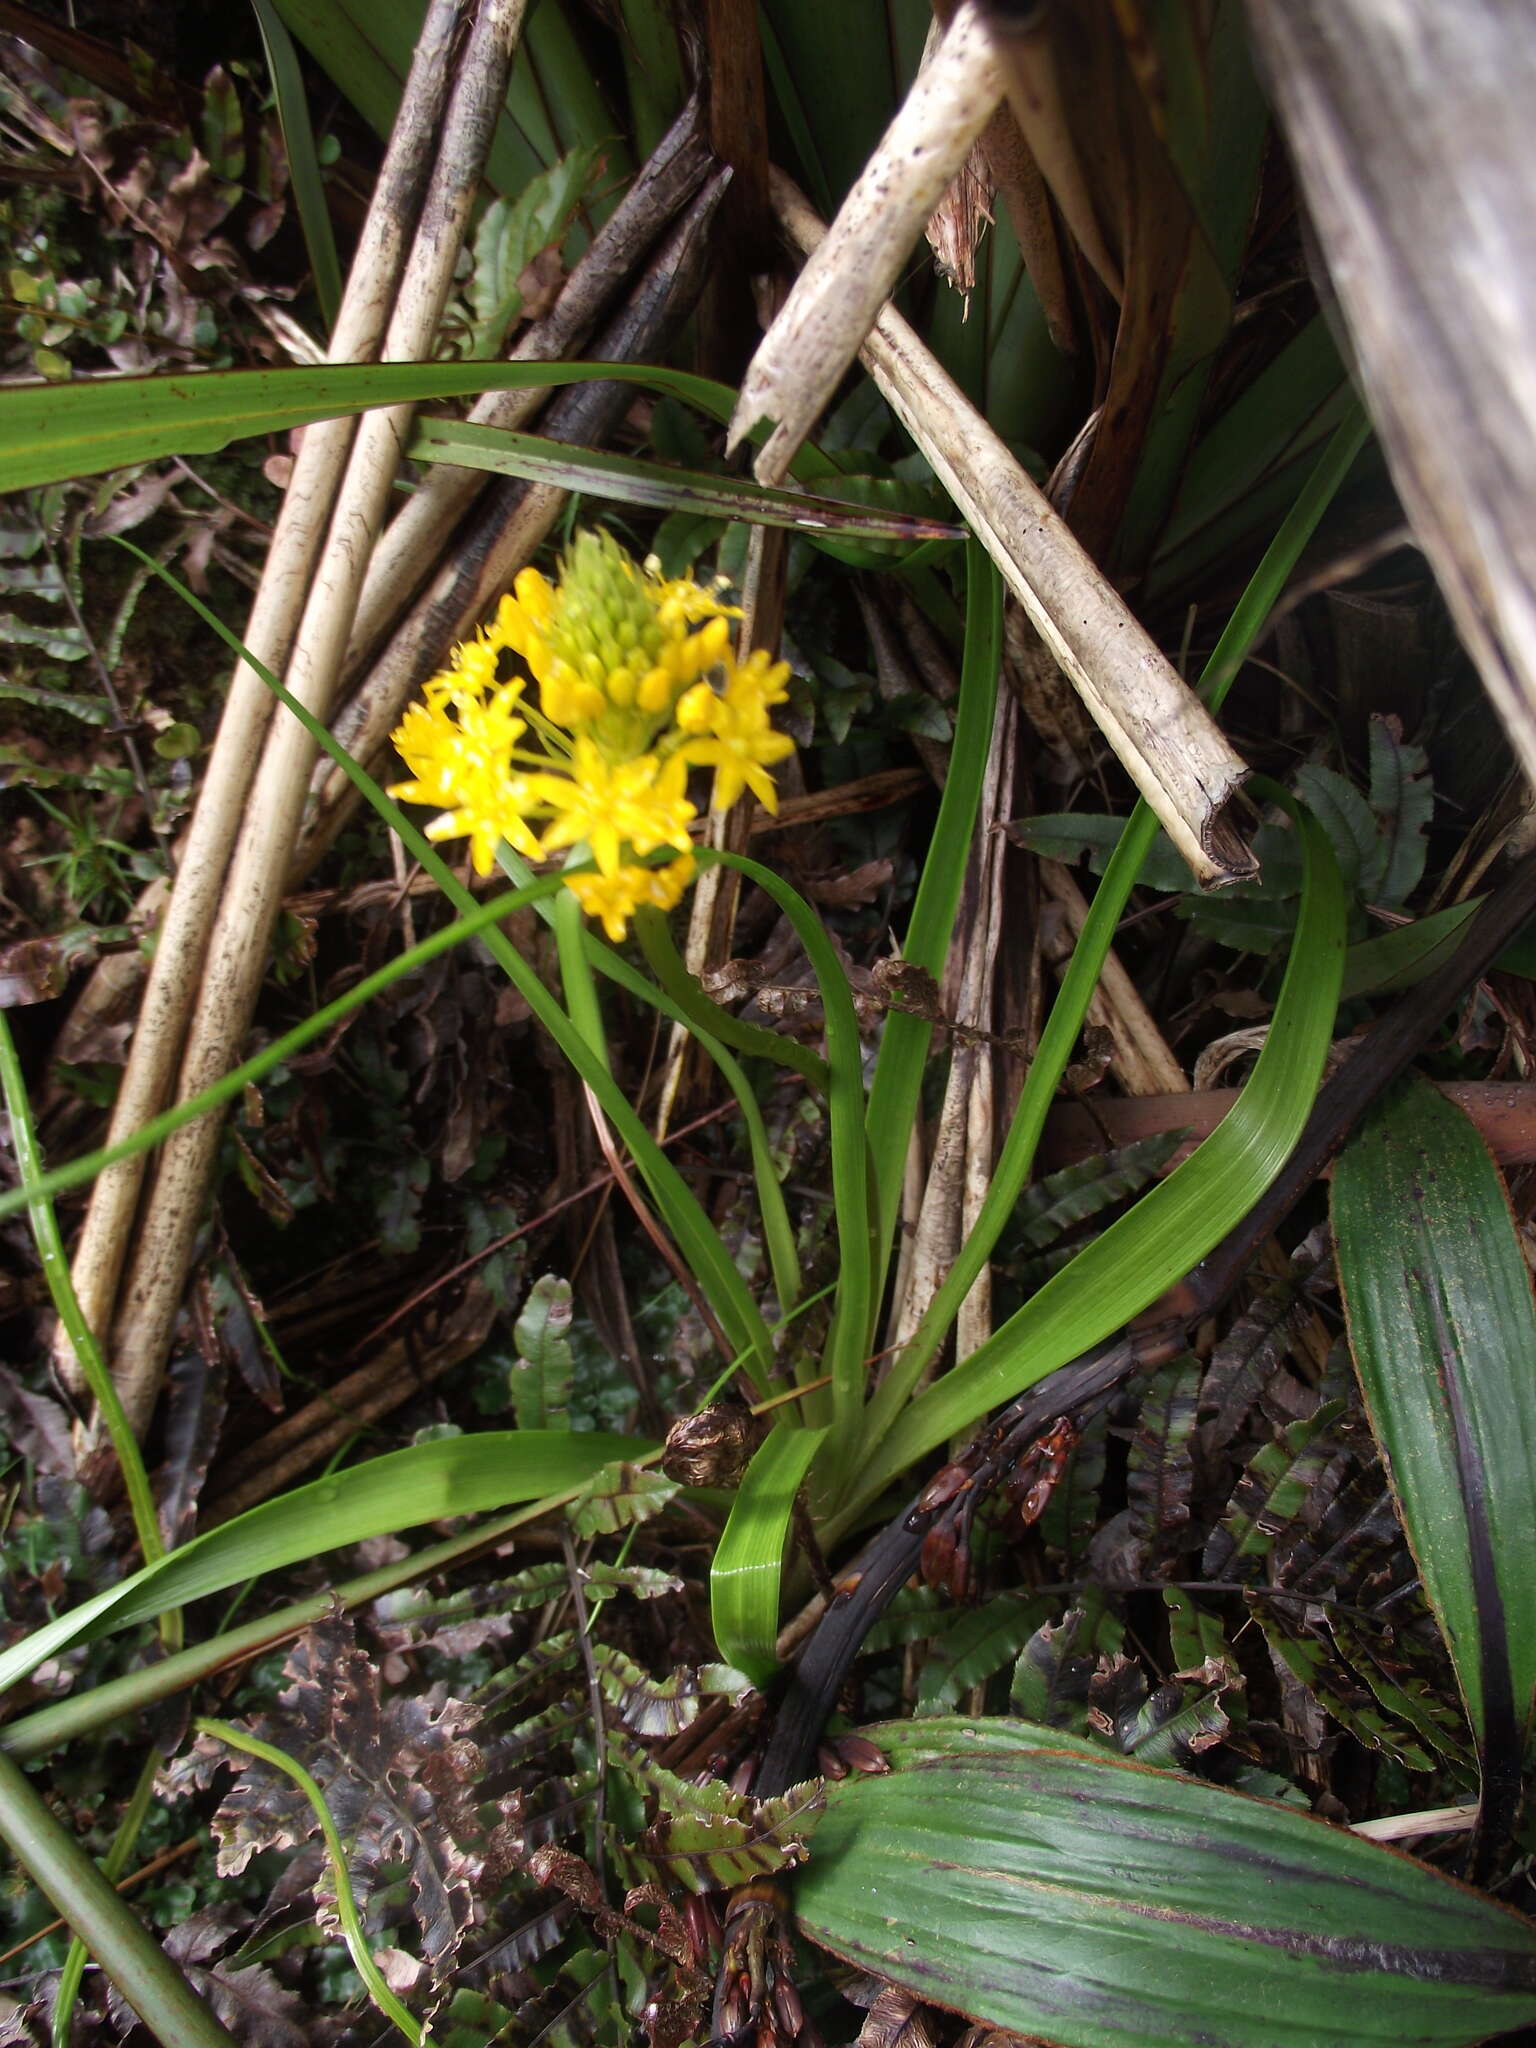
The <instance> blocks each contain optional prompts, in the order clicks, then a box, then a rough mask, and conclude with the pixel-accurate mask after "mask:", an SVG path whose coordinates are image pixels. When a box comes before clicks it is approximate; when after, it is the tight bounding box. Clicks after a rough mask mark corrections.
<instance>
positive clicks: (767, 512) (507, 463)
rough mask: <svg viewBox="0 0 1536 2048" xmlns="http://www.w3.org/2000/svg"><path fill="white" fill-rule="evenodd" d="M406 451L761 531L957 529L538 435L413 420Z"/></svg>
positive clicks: (921, 534) (925, 535)
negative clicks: (742, 523)
mask: <svg viewBox="0 0 1536 2048" xmlns="http://www.w3.org/2000/svg"><path fill="white" fill-rule="evenodd" d="M409 453H410V455H411V456H412V458H413V459H414V460H416V461H418V462H449V463H452V464H454V466H455V467H456V468H459V469H483V470H488V471H489V472H490V473H491V474H492V475H494V476H517V477H527V478H529V479H531V481H533V482H534V483H542V484H555V485H558V486H559V488H560V489H562V490H567V491H585V492H586V493H587V494H588V495H589V496H591V497H595V498H611V499H614V500H616V501H617V502H619V503H621V504H626V505H650V506H654V507H655V508H656V509H657V510H658V511H661V512H702V513H706V514H708V515H710V516H711V517H716V518H724V519H749V520H752V521H754V522H756V523H757V524H758V525H761V526H789V527H794V528H796V529H797V530H799V531H801V532H804V533H808V534H816V533H861V534H868V535H873V536H875V537H878V538H886V539H891V540H904V541H919V540H958V539H959V538H960V533H961V529H960V528H959V527H958V526H952V525H950V524H948V523H947V522H946V521H944V520H942V519H933V518H929V517H927V516H926V515H925V514H922V513H910V512H885V511H880V510H870V511H866V510H864V509H863V508H861V507H860V506H858V505H853V504H845V503H842V502H841V501H839V500H838V499H836V498H825V497H811V496H809V495H808V494H806V493H805V492H801V491H780V490H774V489H772V488H771V487H770V486H769V485H767V484H758V483H753V482H752V481H751V479H750V478H744V477H732V476H716V475H713V474H712V473H711V472H709V471H708V470H700V469H674V468H673V467H672V466H671V465H670V464H668V463H660V462H641V461H639V460H637V458H636V457H634V456H632V455H616V454H614V453H613V452H612V451H611V450H610V449H607V448H577V447H573V446H571V445H570V444H569V443H567V442H564V441H551V440H549V439H548V438H547V437H546V436H545V435H542V434H519V433H515V432H514V431H513V430H512V429H511V428H509V427H485V426H477V425H476V424H475V423H474V421H472V420H436V419H424V420H420V421H418V422H417V427H416V438H415V440H414V441H413V443H412V444H411V447H410V450H409Z"/></svg>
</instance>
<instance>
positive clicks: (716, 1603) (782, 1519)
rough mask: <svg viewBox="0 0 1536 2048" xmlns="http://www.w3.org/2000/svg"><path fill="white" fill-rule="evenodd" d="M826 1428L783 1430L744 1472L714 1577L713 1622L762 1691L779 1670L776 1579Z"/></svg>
mask: <svg viewBox="0 0 1536 2048" xmlns="http://www.w3.org/2000/svg"><path fill="white" fill-rule="evenodd" d="M826 1433H827V1432H826V1430H825V1429H797V1428H794V1427H791V1426H789V1425H781V1426H780V1427H779V1428H777V1429H775V1430H772V1431H770V1432H769V1435H768V1437H767V1439H766V1440H765V1441H764V1443H763V1444H762V1445H761V1447H760V1448H759V1450H758V1452H757V1455H756V1456H755V1457H754V1458H753V1460H752V1462H751V1464H750V1465H749V1466H748V1467H747V1469H746V1472H745V1474H744V1476H743V1478H742V1482H741V1485H740V1487H739V1488H738V1489H737V1493H736V1498H735V1500H734V1501H733V1502H732V1504H731V1513H730V1519H729V1520H728V1521H727V1522H726V1525H725V1533H724V1534H723V1535H722V1536H721V1538H720V1542H719V1544H718V1546H717V1547H716V1550H715V1561H714V1564H713V1566H712V1567H711V1569H710V1574H709V1607H710V1618H711V1620H712V1621H713V1623H714V1630H715V1641H716V1643H717V1644H718V1645H719V1649H720V1654H721V1656H722V1657H723V1658H724V1659H725V1660H726V1662H727V1663H728V1664H734V1665H735V1666H736V1668H737V1670H739V1671H745V1672H746V1674H747V1676H748V1677H749V1678H750V1679H752V1680H753V1682H754V1683H755V1684H757V1685H761V1684H763V1683H764V1681H765V1680H767V1679H769V1678H771V1677H772V1675H773V1673H774V1670H775V1669H776V1668H777V1662H778V1660H777V1658H776V1657H775V1655H774V1639H775V1637H776V1636H777V1634H778V1630H779V1580H780V1578H781V1576H782V1573H783V1569H784V1547H785V1543H786V1541H787V1538H788V1535H789V1523H790V1516H791V1514H792V1513H793V1511H794V1505H795V1495H796V1494H797V1493H798V1492H799V1490H800V1482H801V1481H802V1480H803V1479H804V1477H805V1475H806V1473H807V1472H809V1471H810V1469H811V1460H812V1459H813V1458H814V1457H815V1455H816V1453H817V1451H818V1450H819V1449H820V1448H821V1440H822V1438H823V1437H824V1436H825V1435H826Z"/></svg>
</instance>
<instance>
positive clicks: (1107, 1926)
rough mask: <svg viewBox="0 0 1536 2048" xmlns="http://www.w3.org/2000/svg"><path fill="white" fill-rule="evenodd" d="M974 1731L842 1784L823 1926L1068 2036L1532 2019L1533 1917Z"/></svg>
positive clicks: (1303, 1823)
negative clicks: (968, 1740)
mask: <svg viewBox="0 0 1536 2048" xmlns="http://www.w3.org/2000/svg"><path fill="white" fill-rule="evenodd" d="M932 1726H933V1724H926V1727H927V1728H928V1729H929V1730H931V1728H932ZM1022 1732H1023V1731H1018V1732H1017V1733H1016V1735H1015V1739H1016V1740H1017V1739H1018V1734H1019V1733H1022ZM994 1739H995V1738H994ZM960 1748H961V1745H960V1744H958V1743H957V1744H956V1745H955V1749H956V1751H958V1750H959V1749H960ZM964 1749H965V1751H966V1752H967V1753H963V1754H961V1753H950V1754H943V1753H940V1754H937V1755H929V1756H928V1757H926V1758H924V1759H923V1760H921V1761H918V1762H915V1763H913V1764H912V1765H911V1767H910V1768H907V1769H903V1770H899V1771H895V1772H893V1773H892V1774H891V1775H889V1776H887V1777H849V1778H846V1779H844V1780H843V1781H842V1782H841V1783H838V1784H833V1785H829V1786H828V1787H827V1791H826V1806H827V1810H826V1814H825V1816H824V1817H823V1819H822V1822H821V1825H820V1827H819V1828H818V1830H817V1833H816V1837H815V1841H814V1843H813V1845H812V1852H811V1857H810V1861H809V1863H808V1865H807V1867H806V1869H805V1870H804V1871H803V1872H802V1873H801V1874H800V1875H799V1877H798V1878H797V1880H796V1883H795V1905H796V1911H797V1915H798V1918H799V1923H800V1928H801V1931H802V1933H803V1934H805V1935H806V1936H808V1937H809V1938H810V1939H811V1940H812V1941H815V1942H817V1943H819V1944H820V1945H821V1946H822V1947H824V1948H827V1949H830V1950H831V1951H832V1952H833V1953H834V1954H835V1955H838V1956H840V1957H842V1958H844V1959H845V1960H846V1961H848V1962H850V1963H852V1964H853V1965H854V1966H855V1967H856V1968H859V1969H862V1970H867V1971H869V1972H871V1973H872V1974H874V1975H875V1976H878V1977H882V1978H887V1979H889V1980H891V1981H892V1982H894V1983H896V1984H899V1985H901V1986H902V1987H903V1988H904V1989H906V1990H909V1991H911V1992H912V1993H913V1994H914V1995H915V1996H917V1997H919V1998H922V1999H925V2000H927V2001H929V2002H930V2003H933V2004H937V2005H940V2006H944V2007H947V2008H948V2009H949V2010H951V2011H954V2012H958V2013H961V2014H963V2015H964V2016H965V2017H966V2018H968V2019H972V2020H975V2021H978V2022H981V2023H983V2024H986V2025H989V2026H994V2027H1004V2028H1007V2029H1009V2030H1010V2031H1011V2032H1013V2033H1015V2034H1022V2035H1026V2036H1028V2037H1030V2038H1032V2039H1033V2038H1037V2037H1043V2038H1045V2039H1047V2040H1049V2041H1052V2042H1057V2043H1061V2044H1064V2048H1159V2044H1165V2048H1188V2044H1189V2043H1190V2042H1193V2041H1200V2042H1205V2043H1210V2044H1219V2048H1358V2044H1360V2043H1362V2042H1373V2041H1374V2042H1382V2043H1388V2042H1390V2043H1393V2044H1398V2043H1402V2042H1405V2041H1412V2042H1416V2043H1429V2042H1443V2043H1460V2042H1468V2043H1470V2042H1474V2041H1478V2040H1481V2039H1483V2038H1484V2037H1485V2036H1487V2035H1489V2034H1493V2033H1498V2032H1501V2031H1502V2030H1504V2029H1506V2028H1510V2027H1516V2026H1520V2025H1522V2024H1525V2023H1528V2022H1529V2021H1531V2020H1532V2019H1536V1929H1533V1928H1532V1927H1531V1926H1530V1924H1529V1923H1528V1922H1527V1921H1525V1920H1523V1919H1521V1918H1519V1917H1518V1916H1517V1915H1516V1914H1514V1913H1511V1912H1508V1911H1506V1910H1505V1909H1504V1908H1502V1907H1500V1906H1497V1905H1495V1904H1493V1903H1492V1901H1490V1900H1488V1899H1485V1898H1482V1897H1480V1896H1479V1895H1478V1894H1477V1893H1475V1892H1472V1891H1469V1890H1467V1889H1465V1888H1464V1887H1463V1886H1461V1885H1458V1884H1456V1883H1454V1882H1453V1881H1452V1880H1451V1879H1449V1878H1446V1877H1442V1876H1441V1875H1440V1874H1439V1873H1438V1872H1436V1871H1433V1870H1430V1869H1428V1868H1427V1867H1425V1866H1424V1865H1421V1864H1418V1863H1415V1862H1413V1861H1411V1860H1410V1859H1409V1858H1408V1857H1406V1856H1399V1855H1396V1854H1394V1853H1392V1852H1391V1851H1388V1850H1383V1849H1382V1848H1380V1847H1378V1846H1377V1845H1376V1844H1375V1843H1373V1842H1369V1841H1366V1840H1364V1839H1362V1838H1361V1837H1360V1836H1358V1835H1354V1834H1351V1833H1349V1832H1348V1831H1347V1830H1344V1829H1338V1828H1333V1827H1330V1826H1329V1825H1328V1824H1327V1823H1326V1822H1324V1821H1320V1820H1315V1819H1313V1818H1312V1817H1311V1816H1310V1815H1308V1814H1304V1813H1300V1812H1297V1811H1296V1810H1294V1809H1293V1808H1290V1807H1286V1806H1277V1805H1272V1804H1270V1803H1269V1802H1268V1801H1265V1800H1258V1799H1250V1798H1247V1797H1245V1796H1244V1795H1243V1794H1241V1793H1236V1792H1228V1791H1224V1790H1221V1789H1220V1788H1218V1787H1216V1786H1213V1785H1207V1784H1204V1783H1202V1782H1200V1781H1199V1780H1197V1779H1193V1778H1187V1777H1183V1776H1180V1775H1179V1774H1178V1773H1175V1772H1168V1771H1159V1770H1149V1769H1147V1768H1146V1767H1144V1766H1142V1765H1139V1764H1131V1763H1122V1762H1117V1761H1114V1760H1111V1759H1109V1758H1105V1757H1098V1756H1090V1755H1086V1754H1083V1753H1080V1752H1077V1751H1074V1750H1073V1749H1071V1748H1068V1747H1065V1746H1062V1745H1059V1744H1053V1746H1052V1747H1050V1748H1043V1747H1034V1748H1022V1747H1021V1748H1018V1749H1016V1750H1014V1751H1013V1752H1012V1753H1009V1752H1007V1751H1006V1750H1004V1749H1002V1748H998V1749H995V1750H994V1749H990V1748H989V1749H988V1750H986V1751H983V1752H982V1753H980V1754H978V1753H976V1749H977V1745H973V1744H966V1745H964Z"/></svg>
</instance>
